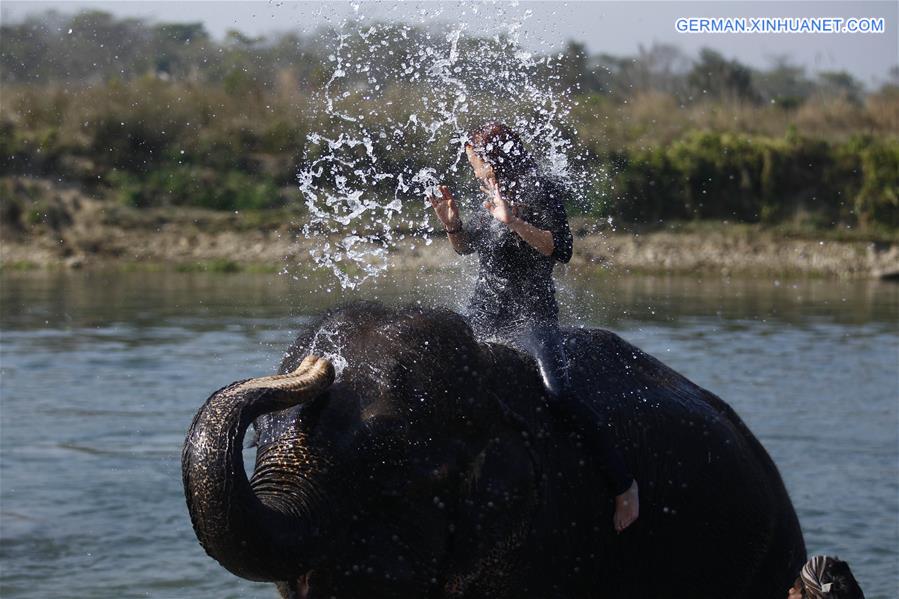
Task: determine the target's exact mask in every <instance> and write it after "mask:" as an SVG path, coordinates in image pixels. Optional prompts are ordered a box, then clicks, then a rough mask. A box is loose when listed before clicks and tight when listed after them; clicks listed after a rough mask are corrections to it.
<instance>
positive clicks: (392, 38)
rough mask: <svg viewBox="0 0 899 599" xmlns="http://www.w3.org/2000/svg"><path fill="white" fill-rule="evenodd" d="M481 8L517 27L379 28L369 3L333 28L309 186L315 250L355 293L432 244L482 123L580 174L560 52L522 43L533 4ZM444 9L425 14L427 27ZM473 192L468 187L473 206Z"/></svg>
mask: <svg viewBox="0 0 899 599" xmlns="http://www.w3.org/2000/svg"><path fill="white" fill-rule="evenodd" d="M472 10H473V11H474V12H478V11H481V13H480V14H479V16H481V17H482V18H484V19H485V20H486V19H490V18H491V15H490V14H483V13H485V12H488V11H490V10H493V11H495V12H499V13H502V14H501V15H498V16H501V17H502V19H501V20H500V21H498V22H501V23H507V24H505V25H500V26H499V27H498V29H497V31H496V32H495V33H494V34H493V35H490V36H486V37H483V36H482V37H478V36H473V35H469V34H468V32H467V31H466V28H467V26H466V25H465V24H456V25H452V26H448V27H446V28H445V29H444V30H443V31H438V30H436V29H433V28H432V29H427V28H425V27H422V26H416V25H408V24H406V25H403V24H394V23H369V22H367V20H366V18H365V16H364V14H363V13H362V7H361V5H358V6H355V7H354V15H353V17H351V18H350V19H348V20H347V21H346V22H344V23H343V24H342V26H341V27H340V28H339V29H338V30H336V31H334V32H332V34H331V35H332V36H333V38H332V39H333V45H332V47H333V48H334V51H333V53H332V54H331V55H330V56H329V57H328V58H329V69H330V77H329V79H328V82H327V84H326V85H325V86H324V89H323V90H321V97H320V98H319V100H320V101H319V102H318V103H317V104H316V106H317V109H316V110H317V113H316V118H317V123H318V130H317V131H315V132H313V133H311V134H309V136H308V139H307V141H308V143H307V150H306V153H305V156H304V161H303V165H302V169H301V170H300V172H299V173H298V181H299V186H300V190H301V192H302V194H303V198H304V200H305V204H306V207H307V209H308V220H307V222H306V223H305V225H304V227H303V230H302V233H303V235H304V236H305V238H306V239H307V240H312V241H314V244H313V247H312V249H311V250H310V252H309V253H310V256H311V258H312V259H313V261H314V262H315V264H316V265H318V266H319V267H322V268H326V269H328V270H330V271H331V272H332V273H333V274H334V276H335V277H336V278H337V279H338V281H339V282H340V285H341V286H342V287H343V288H344V289H348V288H349V289H351V288H355V287H357V286H358V285H360V284H361V283H363V282H364V281H366V280H367V279H370V278H372V277H376V276H378V275H379V274H381V273H382V272H384V271H385V270H386V269H387V268H388V266H389V264H390V256H391V251H392V250H393V249H395V248H396V247H398V246H399V245H400V244H401V243H402V244H408V246H409V247H410V248H412V249H414V248H415V247H416V246H417V245H418V244H424V245H429V244H430V243H431V236H432V234H433V233H434V229H433V226H432V224H431V222H432V221H431V217H430V214H429V213H430V209H429V206H428V205H427V203H426V200H425V198H426V195H427V194H428V193H432V192H433V191H434V190H435V188H436V186H437V185H439V184H443V183H446V184H450V185H454V186H455V187H456V188H458V187H459V185H460V184H462V183H463V182H464V183H465V184H466V185H469V186H470V182H469V181H467V179H470V176H468V166H467V162H466V161H465V160H464V157H465V153H464V144H465V141H466V134H465V132H466V131H467V130H468V129H470V128H472V127H473V126H476V125H480V124H481V123H482V122H484V121H486V120H501V121H503V122H506V123H507V124H509V125H510V126H512V127H513V128H514V129H516V130H517V131H518V132H519V134H520V135H521V136H522V138H523V140H524V141H525V143H526V144H527V145H528V146H529V147H530V148H531V150H532V151H533V153H534V154H535V155H536V156H539V157H541V158H542V162H543V167H544V168H545V169H546V170H547V171H548V172H549V173H551V174H552V175H554V176H556V177H558V178H562V179H566V178H567V179H570V178H571V172H570V171H571V168H570V163H569V153H570V150H571V142H570V141H569V139H568V137H567V136H566V135H565V133H564V131H565V130H566V118H567V116H568V113H569V95H568V93H566V90H562V89H559V87H560V86H559V80H560V77H559V75H558V73H557V71H558V59H557V57H555V56H552V55H543V56H535V55H534V54H532V53H531V52H528V51H526V50H525V49H524V48H523V47H522V45H521V37H522V35H523V34H522V25H523V24H524V22H525V21H526V20H527V19H528V18H530V11H524V12H523V13H521V14H519V15H517V17H516V18H510V14H509V13H508V11H509V7H508V6H501V5H493V6H491V5H480V6H476V7H474V8H473V9H472ZM437 11H438V13H435V14H439V8H438V9H437ZM434 16H435V15H429V14H427V11H425V10H423V11H422V12H420V14H419V17H420V20H421V21H422V22H427V21H428V19H429V18H431V20H433V17H434ZM493 16H497V15H493ZM494 22H496V21H494ZM400 150H402V152H401V151H400ZM469 191H471V189H469ZM464 195H465V194H464V193H456V197H457V198H459V199H460V200H463V202H462V203H463V205H464V203H465V202H464ZM476 195H477V194H476V193H474V194H470V196H472V197H476Z"/></svg>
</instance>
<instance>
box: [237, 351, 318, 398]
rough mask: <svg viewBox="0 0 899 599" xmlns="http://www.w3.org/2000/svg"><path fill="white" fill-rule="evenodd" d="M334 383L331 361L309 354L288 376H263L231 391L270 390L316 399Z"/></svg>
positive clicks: (241, 384) (245, 382)
mask: <svg viewBox="0 0 899 599" xmlns="http://www.w3.org/2000/svg"><path fill="white" fill-rule="evenodd" d="M333 382H334V366H333V365H332V364H331V361H330V360H327V359H325V358H320V357H318V356H316V355H313V354H309V355H308V356H306V357H305V358H303V361H302V362H300V365H299V366H297V369H296V370H294V371H293V372H289V373H287V374H278V375H274V376H263V377H259V378H255V379H250V380H248V381H244V382H243V383H240V384H239V385H238V386H237V387H235V388H234V389H232V390H231V392H232V393H242V392H245V391H252V390H254V389H269V390H272V391H278V392H281V393H287V394H290V395H296V394H298V393H303V394H308V395H309V397H315V395H316V394H317V393H318V392H321V391H324V390H325V389H327V388H328V387H329V386H331V383H333ZM294 399H296V398H295V397H294Z"/></svg>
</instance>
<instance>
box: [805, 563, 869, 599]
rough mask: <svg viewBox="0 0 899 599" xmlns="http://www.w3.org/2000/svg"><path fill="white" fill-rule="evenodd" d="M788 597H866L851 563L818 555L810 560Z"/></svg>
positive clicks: (850, 598) (837, 598)
mask: <svg viewBox="0 0 899 599" xmlns="http://www.w3.org/2000/svg"><path fill="white" fill-rule="evenodd" d="M787 599H865V594H864V593H863V592H862V589H861V587H860V586H859V585H858V582H857V581H856V580H855V576H853V575H852V571H851V570H850V569H849V564H847V563H846V562H844V561H842V560H840V558H838V557H830V556H827V555H816V556H815V557H813V558H812V559H810V560H808V561H807V562H806V563H805V565H804V566H803V567H802V571H801V572H800V573H799V578H797V579H796V582H794V583H793V586H792V587H790V589H789V591H787Z"/></svg>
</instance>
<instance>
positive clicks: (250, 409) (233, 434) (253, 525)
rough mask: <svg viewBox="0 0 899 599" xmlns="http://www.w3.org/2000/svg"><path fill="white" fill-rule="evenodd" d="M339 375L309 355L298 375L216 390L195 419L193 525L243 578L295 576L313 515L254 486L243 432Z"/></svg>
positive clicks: (187, 487)
mask: <svg viewBox="0 0 899 599" xmlns="http://www.w3.org/2000/svg"><path fill="white" fill-rule="evenodd" d="M333 380H334V368H333V366H332V365H331V363H330V362H328V361H327V360H324V359H320V358H318V357H316V356H307V357H306V359H305V360H303V362H302V363H301V364H300V366H299V367H298V368H297V369H296V370H295V371H294V372H292V373H289V374H285V375H278V376H269V377H263V378H258V379H250V380H247V381H241V382H237V383H233V384H231V385H229V386H228V387H225V388H224V389H221V390H220V391H217V392H216V393H214V394H213V395H212V396H211V397H210V398H209V399H208V400H207V401H206V403H205V404H204V405H203V407H202V408H201V409H200V411H199V412H198V413H197V415H196V417H195V418H194V421H193V423H192V424H191V427H190V430H189V431H188V434H187V439H186V440H185V443H184V449H183V451H182V454H181V469H182V476H183V479H184V493H185V496H186V498H187V508H188V510H189V511H190V517H191V521H192V522H193V525H194V531H195V532H196V534H197V538H198V539H199V540H200V544H201V545H202V546H203V548H204V549H205V550H206V552H207V553H208V554H209V555H210V556H212V557H213V558H215V559H216V560H217V561H218V562H219V563H221V564H222V566H224V567H225V568H227V569H228V570H229V571H231V572H233V573H234V574H236V575H238V576H241V577H243V578H246V579H249V580H258V581H279V580H290V579H292V578H295V577H296V576H297V574H298V571H299V570H300V569H301V567H302V564H301V559H302V555H301V551H302V548H303V547H304V545H306V544H307V542H308V540H309V536H310V531H311V523H310V521H309V519H308V517H306V518H304V517H302V516H301V515H298V514H297V513H296V511H295V510H290V509H285V508H286V506H285V505H284V503H283V502H279V501H277V500H276V498H274V497H272V496H271V495H270V494H268V493H265V492H262V493H260V494H259V495H257V494H256V493H254V492H253V489H252V488H251V486H250V483H249V481H248V480H247V475H246V472H245V470H244V465H243V439H244V434H245V433H246V430H247V428H248V427H249V426H250V424H251V423H252V422H253V421H254V420H255V419H256V418H257V417H259V416H261V415H262V414H266V413H269V412H274V411H276V410H283V409H286V408H289V407H291V406H294V405H297V404H299V403H302V402H304V401H308V400H310V399H313V398H315V397H316V396H317V395H319V394H320V393H321V392H322V391H323V390H324V389H326V388H327V387H328V386H329V385H330V384H331V383H332V382H333Z"/></svg>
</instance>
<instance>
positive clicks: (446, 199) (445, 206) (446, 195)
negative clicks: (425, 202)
mask: <svg viewBox="0 0 899 599" xmlns="http://www.w3.org/2000/svg"><path fill="white" fill-rule="evenodd" d="M438 189H439V190H440V197H437V196H434V195H428V199H429V200H430V201H431V207H433V208H434V213H435V214H436V215H437V218H439V219H440V222H441V223H443V226H444V227H445V228H447V229H458V228H459V227H460V226H462V219H461V218H460V216H459V207H458V206H457V205H456V200H454V199H453V196H452V194H450V191H449V188H448V187H447V186H446V185H440V186H439V187H438Z"/></svg>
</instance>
